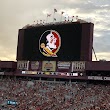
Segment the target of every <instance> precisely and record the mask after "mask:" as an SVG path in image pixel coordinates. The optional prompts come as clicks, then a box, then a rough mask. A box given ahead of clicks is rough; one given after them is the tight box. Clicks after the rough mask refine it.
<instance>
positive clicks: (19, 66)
mask: <svg viewBox="0 0 110 110" xmlns="http://www.w3.org/2000/svg"><path fill="white" fill-rule="evenodd" d="M28 68H29V61H17V69H20V70H28Z"/></svg>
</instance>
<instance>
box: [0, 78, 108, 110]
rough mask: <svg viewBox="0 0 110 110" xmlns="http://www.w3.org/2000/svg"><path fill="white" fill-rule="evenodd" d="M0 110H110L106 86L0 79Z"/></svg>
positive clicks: (84, 83)
mask: <svg viewBox="0 0 110 110" xmlns="http://www.w3.org/2000/svg"><path fill="white" fill-rule="evenodd" d="M8 102H9V103H8ZM0 110H110V85H103V84H88V83H86V82H64V81H62V82H61V81H44V80H32V79H29V78H28V79H22V78H21V79H20V78H19V79H18V78H2V79H0Z"/></svg>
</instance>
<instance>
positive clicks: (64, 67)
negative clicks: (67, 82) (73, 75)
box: [57, 61, 71, 72]
mask: <svg viewBox="0 0 110 110" xmlns="http://www.w3.org/2000/svg"><path fill="white" fill-rule="evenodd" d="M70 69H71V62H67V61H58V62H57V71H64V72H69V71H70Z"/></svg>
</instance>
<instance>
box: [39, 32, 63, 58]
mask: <svg viewBox="0 0 110 110" xmlns="http://www.w3.org/2000/svg"><path fill="white" fill-rule="evenodd" d="M60 46H61V38H60V35H59V33H58V32H56V31H55V30H47V31H45V32H44V33H43V34H42V35H41V37H40V39H39V50H40V52H41V53H42V54H43V55H44V56H47V57H58V56H57V52H58V51H59V49H60Z"/></svg>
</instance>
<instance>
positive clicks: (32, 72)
mask: <svg viewBox="0 0 110 110" xmlns="http://www.w3.org/2000/svg"><path fill="white" fill-rule="evenodd" d="M22 74H37V71H22Z"/></svg>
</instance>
